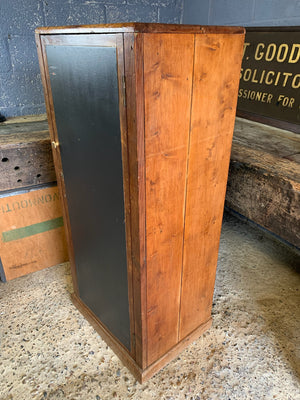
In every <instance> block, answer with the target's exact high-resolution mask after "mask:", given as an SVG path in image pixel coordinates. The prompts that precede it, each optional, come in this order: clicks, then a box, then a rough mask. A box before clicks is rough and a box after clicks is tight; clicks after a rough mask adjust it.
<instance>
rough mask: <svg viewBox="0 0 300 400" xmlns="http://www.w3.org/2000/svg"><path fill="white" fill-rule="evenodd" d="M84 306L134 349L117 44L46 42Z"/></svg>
mask: <svg viewBox="0 0 300 400" xmlns="http://www.w3.org/2000/svg"><path fill="white" fill-rule="evenodd" d="M46 54H47V60H48V69H49V76H50V83H51V91H52V97H53V103H54V111H55V121H56V127H57V134H58V141H59V148H60V154H61V161H62V168H63V174H64V182H65V190H66V197H67V204H68V210H69V218H70V226H71V232H72V240H73V247H74V254H75V264H76V272H77V276H78V286H79V295H80V298H81V299H82V300H83V301H84V303H85V304H86V305H87V306H88V307H89V308H90V309H91V310H92V311H93V312H94V314H95V315H96V316H97V317H98V318H99V319H100V320H101V321H102V322H103V323H104V325H106V326H107V328H108V329H109V330H110V331H111V332H112V333H113V334H114V335H115V336H116V337H117V338H118V339H119V340H120V341H121V342H122V343H123V344H124V345H125V346H126V347H127V348H129V347H130V327H129V325H130V324H129V311H128V308H129V306H128V283H127V260H126V237H125V226H124V196H123V175H122V156H121V133H120V117H119V93H118V69H117V55H116V47H100V46H97V45H94V46H84V45H75V46H68V45H63V44H61V43H60V44H59V45H47V46H46Z"/></svg>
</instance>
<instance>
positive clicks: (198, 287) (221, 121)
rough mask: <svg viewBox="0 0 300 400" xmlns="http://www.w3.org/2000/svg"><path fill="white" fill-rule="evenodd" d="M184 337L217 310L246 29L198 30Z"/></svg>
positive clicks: (183, 296) (183, 301) (183, 297)
mask: <svg viewBox="0 0 300 400" xmlns="http://www.w3.org/2000/svg"><path fill="white" fill-rule="evenodd" d="M195 40H196V42H195V68H194V87H193V101H192V120H191V134H190V135H191V137H190V157H189V168H188V179H187V198H186V221H185V232H184V257H183V277H182V293H181V315H180V332H179V339H180V340H181V339H183V338H184V337H185V336H187V335H188V334H189V333H190V332H191V331H193V330H194V329H196V328H197V327H198V326H199V325H200V324H202V323H205V322H206V321H207V320H208V319H209V318H210V315H211V307H212V298H213V291H214V282H215V274H216V266H217V258H218V248H219V239H220V231H221V223H222V215H223V208H224V198H225V191H226V183H227V174H228V166H229V159H230V149H231V141H232V134H233V127H234V117H235V111H236V102H237V91H238V84H239V71H240V66H241V56H242V46H243V35H222V34H219V35H217V34H210V35H196V39H195Z"/></svg>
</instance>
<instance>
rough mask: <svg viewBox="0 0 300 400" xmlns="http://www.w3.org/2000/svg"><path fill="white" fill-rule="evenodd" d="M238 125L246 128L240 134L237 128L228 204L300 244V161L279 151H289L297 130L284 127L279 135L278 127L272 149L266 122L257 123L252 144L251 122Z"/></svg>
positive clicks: (284, 237) (230, 170)
mask: <svg viewBox="0 0 300 400" xmlns="http://www.w3.org/2000/svg"><path fill="white" fill-rule="evenodd" d="M238 125H244V126H243V130H244V131H245V132H244V134H243V136H242V138H240V133H239V131H238V130H236V131H235V136H234V141H233V145H232V152H231V161H230V168H229V177H228V186H227V192H226V205H227V207H229V208H231V209H233V210H234V211H236V212H238V213H240V214H242V215H243V216H245V217H247V218H249V219H250V220H252V221H254V222H255V223H256V224H259V225H260V226H262V227H264V228H266V229H268V230H269V231H270V232H272V233H275V234H276V235H278V236H279V237H281V238H282V239H285V240H286V241H288V242H289V243H291V244H293V245H294V246H297V247H298V248H300V230H299V226H300V163H299V162H297V161H291V160H290V159H289V158H287V157H290V156H288V155H287V156H285V157H283V156H279V155H278V152H279V153H281V155H282V154H286V153H289V151H288V149H289V146H290V144H291V143H293V139H297V134H292V133H287V132H286V131H282V136H281V138H280V131H279V130H276V132H275V137H276V141H277V148H275V149H272V147H273V146H272V145H269V143H270V138H269V137H268V135H265V134H264V130H265V129H267V131H268V128H266V127H265V126H264V125H261V124H257V126H256V131H255V132H256V134H255V135H254V132H252V135H249V139H250V140H249V142H250V143H249V144H247V143H246V139H245V133H246V131H247V130H248V129H247V128H248V122H247V121H243V122H242V121H240V123H239V124H238ZM270 129H276V128H270ZM251 130H252V128H251ZM255 136H256V137H257V140H256V139H255ZM240 139H241V140H240ZM287 139H289V140H287ZM241 142H242V143H243V144H242V143H241ZM256 142H257V148H255V143H256ZM263 142H265V146H264V148H263V149H262V148H261V146H262V143H263ZM295 149H296V146H295V147H294V150H295ZM275 153H276V154H275Z"/></svg>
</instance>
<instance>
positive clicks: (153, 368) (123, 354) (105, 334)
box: [71, 293, 212, 383]
mask: <svg viewBox="0 0 300 400" xmlns="http://www.w3.org/2000/svg"><path fill="white" fill-rule="evenodd" d="M71 298H72V301H73V303H74V305H75V306H76V308H77V309H78V310H79V311H80V312H81V313H82V314H83V316H84V317H85V318H86V319H87V320H88V321H89V323H90V324H91V325H92V326H93V328H94V329H95V330H96V331H97V332H98V333H99V335H100V336H101V338H102V339H103V340H104V341H105V342H106V343H107V345H108V346H109V347H110V348H111V349H112V350H113V352H114V353H115V354H116V355H117V356H118V357H119V359H120V360H121V362H122V363H123V364H124V366H125V367H126V368H128V369H129V371H130V372H131V373H132V374H133V375H134V377H135V378H136V379H137V380H138V381H139V382H140V383H144V382H146V381H147V380H148V379H150V378H151V377H152V376H153V375H155V374H156V373H157V372H158V371H160V370H161V369H162V368H163V367H164V366H166V365H167V364H168V363H169V362H170V361H172V360H173V359H174V358H176V357H177V356H178V355H179V354H180V353H181V352H182V351H183V350H184V349H185V348H186V347H187V346H188V345H189V344H190V343H192V342H193V341H194V340H196V339H198V338H199V337H200V336H201V335H202V334H203V333H204V332H206V331H207V330H208V329H209V328H210V327H211V324H212V318H210V319H209V320H208V321H207V322H205V323H204V324H202V325H200V326H198V328H196V329H195V330H194V331H192V332H191V333H190V334H189V335H188V336H186V337H185V338H184V339H182V340H181V341H180V342H178V343H177V344H176V345H175V346H174V347H172V348H171V349H170V350H169V351H168V352H167V353H166V354H164V355H163V356H162V357H160V358H159V359H158V360H156V361H155V362H154V363H152V364H151V365H149V366H148V367H147V368H145V369H141V368H140V367H139V366H138V365H137V363H136V362H135V360H134V359H133V358H132V357H131V355H130V354H129V353H128V351H127V350H126V348H125V347H124V346H123V345H122V344H121V343H120V342H119V341H118V340H117V339H116V338H115V337H114V336H113V335H111V333H110V332H109V331H108V329H107V328H106V327H105V326H104V325H103V324H102V323H101V321H100V320H99V319H98V318H97V317H96V316H95V314H94V313H93V312H92V311H91V310H90V309H89V308H88V307H87V306H86V305H85V304H84V302H83V301H82V300H81V299H80V298H79V297H78V296H77V295H76V294H75V293H73V294H72V296H71Z"/></svg>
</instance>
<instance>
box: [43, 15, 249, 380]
mask: <svg viewBox="0 0 300 400" xmlns="http://www.w3.org/2000/svg"><path fill="white" fill-rule="evenodd" d="M243 40H244V30H243V29H242V28H238V27H201V26H183V25H159V24H136V23H132V24H124V25H117V24H116V25H94V26H82V27H62V28H40V29H38V30H37V31H36V42H37V47H38V53H39V61H40V68H41V73H42V80H43V85H44V91H45V98H46V106H47V115H48V121H49V128H50V134H51V140H52V145H53V147H52V149H53V156H54V164H55V168H56V174H57V180H58V184H59V188H60V191H61V194H62V198H63V200H64V201H63V209H64V218H65V226H66V227H67V236H68V238H67V239H68V246H69V255H70V260H71V266H72V274H73V283H74V290H75V294H74V302H75V304H76V305H77V306H78V308H79V309H80V310H81V311H82V313H83V314H84V315H85V316H86V317H87V318H88V319H89V321H90V322H91V323H92V324H93V325H94V326H95V328H96V329H97V330H98V331H99V332H100V334H101V336H102V337H103V339H105V340H106V341H107V343H108V344H110V346H111V347H112V348H113V349H114V351H115V352H116V354H118V355H119V357H120V358H121V360H122V361H123V362H124V363H125V364H126V365H127V366H128V367H129V369H130V370H131V371H132V372H133V373H134V374H135V376H136V377H137V378H138V379H139V380H140V381H145V380H146V379H148V378H149V377H150V376H152V375H153V374H154V373H155V372H156V371H158V370H159V369H160V368H161V367H162V366H163V365H165V364H166V363H167V362H168V361H170V360H171V359H172V358H174V357H175V356H176V355H177V354H178V353H179V352H180V351H181V350H182V349H183V348H184V347H185V346H186V345H187V344H188V343H189V342H190V341H191V340H194V339H195V338H197V337H198V336H199V335H200V334H201V333H202V332H204V331H205V330H206V329H208V328H209V326H210V324H211V307H212V297H213V290H214V281H215V272H216V264H217V257H218V246H219V237H220V229H221V220H222V214H223V206H224V198H225V189H226V181H227V174H228V165H229V158H230V148H231V140H232V133H233V126H234V116H235V109H236V102H237V90H238V83H239V70H240V65H241V57H242V48H243Z"/></svg>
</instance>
